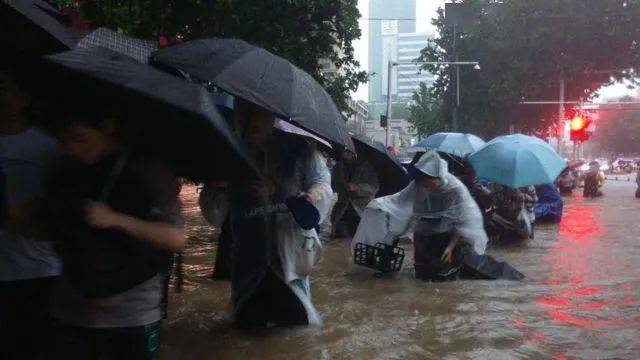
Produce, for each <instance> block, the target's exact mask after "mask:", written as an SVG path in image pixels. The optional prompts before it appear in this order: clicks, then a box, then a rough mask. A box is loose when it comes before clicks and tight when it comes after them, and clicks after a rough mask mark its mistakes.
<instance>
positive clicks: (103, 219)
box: [84, 201, 120, 229]
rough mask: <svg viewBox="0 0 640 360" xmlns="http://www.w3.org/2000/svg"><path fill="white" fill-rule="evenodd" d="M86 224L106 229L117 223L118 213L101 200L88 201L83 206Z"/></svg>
mask: <svg viewBox="0 0 640 360" xmlns="http://www.w3.org/2000/svg"><path fill="white" fill-rule="evenodd" d="M84 216H85V221H86V222H87V224H88V225H89V226H90V227H92V228H96V229H108V228H113V227H116V226H117V225H118V224H119V220H120V213H118V212H116V211H114V210H113V209H111V208H110V207H109V205H107V204H105V203H103V202H97V201H89V202H88V203H87V206H86V207H85V208H84Z"/></svg>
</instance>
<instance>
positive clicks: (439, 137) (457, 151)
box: [415, 132, 485, 157]
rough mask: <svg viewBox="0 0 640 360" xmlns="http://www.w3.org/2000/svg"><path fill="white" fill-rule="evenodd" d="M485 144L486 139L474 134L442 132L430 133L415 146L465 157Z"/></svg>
mask: <svg viewBox="0 0 640 360" xmlns="http://www.w3.org/2000/svg"><path fill="white" fill-rule="evenodd" d="M484 144H485V142H484V140H482V139H480V138H479V137H477V136H475V135H472V134H462V133H446V132H442V133H436V134H433V135H430V136H429V137H427V138H426V139H424V140H422V141H421V142H419V143H418V144H416V145H415V146H419V147H424V148H426V149H427V150H435V151H438V152H442V153H446V154H450V155H455V156H458V157H465V156H467V155H469V154H471V153H472V152H474V151H477V150H478V149H480V148H481V147H482V146H483V145H484Z"/></svg>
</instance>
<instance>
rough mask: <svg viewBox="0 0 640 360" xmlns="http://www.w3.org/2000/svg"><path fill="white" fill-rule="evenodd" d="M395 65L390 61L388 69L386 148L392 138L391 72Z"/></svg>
mask: <svg viewBox="0 0 640 360" xmlns="http://www.w3.org/2000/svg"><path fill="white" fill-rule="evenodd" d="M393 65H394V64H393V61H391V60H389V64H388V68H387V128H386V134H385V141H384V146H386V147H389V141H390V137H391V134H390V132H389V128H390V127H391V72H392V71H393Z"/></svg>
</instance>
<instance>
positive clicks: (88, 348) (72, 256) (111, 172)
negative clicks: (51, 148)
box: [49, 105, 185, 359]
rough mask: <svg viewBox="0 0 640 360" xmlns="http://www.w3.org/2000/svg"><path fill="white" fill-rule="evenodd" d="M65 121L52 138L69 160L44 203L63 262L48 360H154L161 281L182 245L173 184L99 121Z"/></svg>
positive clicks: (89, 116)
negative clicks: (52, 346)
mask: <svg viewBox="0 0 640 360" xmlns="http://www.w3.org/2000/svg"><path fill="white" fill-rule="evenodd" d="M96 106H97V105H96ZM74 111H76V109H74ZM81 113H82V114H83V115H80V114H81ZM72 116H73V118H71V119H69V118H68V117H67V118H65V119H64V121H65V124H64V125H62V126H61V128H59V129H57V135H58V136H59V139H60V142H61V145H62V147H63V149H64V150H65V151H66V153H67V154H68V158H67V159H66V160H65V161H64V163H63V164H61V166H60V167H59V168H58V169H57V170H56V171H55V172H54V173H53V174H52V176H51V184H50V195H49V202H50V206H49V207H50V210H51V215H52V217H53V218H54V222H55V225H56V228H57V231H58V233H59V234H58V238H59V239H60V240H59V243H58V249H59V251H60V254H61V257H62V261H63V273H62V275H61V277H60V279H59V280H58V281H57V283H56V284H55V285H54V289H53V294H52V300H51V304H50V314H51V316H52V317H53V318H54V319H55V321H56V324H55V327H56V329H55V331H54V333H53V334H52V335H53V336H55V340H56V346H55V351H56V353H57V354H56V355H57V356H56V357H55V358H60V359H153V358H154V357H155V353H156V350H157V348H158V341H159V339H158V332H159V324H160V320H161V318H162V313H163V309H162V304H163V296H164V293H165V292H164V287H165V277H166V274H167V272H168V271H169V269H170V266H171V264H172V260H173V253H174V252H178V251H181V250H182V249H183V247H184V245H185V235H184V232H183V227H182V221H181V218H180V205H179V201H178V192H179V184H178V182H177V180H176V178H175V176H174V174H173V173H172V171H171V169H170V168H169V167H168V166H167V165H165V164H164V163H163V162H161V161H159V160H156V159H153V158H151V157H148V156H145V155H143V154H141V153H138V152H136V151H135V150H132V149H129V148H128V147H127V145H126V144H125V143H124V142H122V141H121V140H120V138H119V137H118V135H117V125H116V121H115V120H114V119H112V118H110V116H109V115H108V114H97V113H96V112H94V111H93V110H91V111H86V112H82V111H81V110H78V111H76V112H74V114H73V115H72Z"/></svg>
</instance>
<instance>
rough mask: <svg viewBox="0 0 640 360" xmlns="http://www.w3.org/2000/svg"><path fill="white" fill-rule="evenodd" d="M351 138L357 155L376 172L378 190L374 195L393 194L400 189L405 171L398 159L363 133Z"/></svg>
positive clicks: (382, 145)
mask: <svg viewBox="0 0 640 360" xmlns="http://www.w3.org/2000/svg"><path fill="white" fill-rule="evenodd" d="M352 138H353V142H354V144H355V146H356V151H357V153H358V156H361V157H363V158H364V159H366V160H368V161H369V162H370V163H371V166H373V168H374V170H375V171H376V174H378V180H379V181H380V191H378V194H377V195H376V196H385V195H389V194H394V193H396V192H398V191H400V190H402V188H403V185H405V181H404V178H405V176H406V175H407V171H406V170H405V168H404V166H402V164H401V163H400V161H398V159H396V157H395V156H393V155H392V154H390V153H389V151H388V150H387V148H386V147H385V146H384V144H382V143H381V142H379V141H374V140H371V139H370V138H368V137H367V136H364V135H354V136H352Z"/></svg>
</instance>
